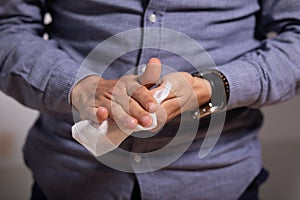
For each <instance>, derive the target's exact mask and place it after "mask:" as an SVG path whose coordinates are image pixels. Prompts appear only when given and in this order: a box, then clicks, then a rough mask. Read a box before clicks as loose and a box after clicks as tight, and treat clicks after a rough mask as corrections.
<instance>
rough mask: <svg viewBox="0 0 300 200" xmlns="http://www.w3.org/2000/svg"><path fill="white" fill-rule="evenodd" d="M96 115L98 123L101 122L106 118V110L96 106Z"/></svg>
mask: <svg viewBox="0 0 300 200" xmlns="http://www.w3.org/2000/svg"><path fill="white" fill-rule="evenodd" d="M96 117H97V120H98V122H99V123H102V122H103V121H105V120H107V118H108V111H107V109H106V108H104V107H98V108H97V109H96Z"/></svg>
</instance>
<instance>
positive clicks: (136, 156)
mask: <svg viewBox="0 0 300 200" xmlns="http://www.w3.org/2000/svg"><path fill="white" fill-rule="evenodd" d="M133 160H134V162H135V163H140V162H141V161H142V157H141V156H140V155H139V154H136V155H134V157H133Z"/></svg>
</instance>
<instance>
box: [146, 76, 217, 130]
mask: <svg viewBox="0 0 300 200" xmlns="http://www.w3.org/2000/svg"><path fill="white" fill-rule="evenodd" d="M168 82H169V83H170V84H171V90H170V94H169V95H168V97H167V98H166V99H165V100H164V101H163V102H162V104H161V106H160V108H159V109H158V110H157V112H156V115H157V120H158V127H157V128H155V129H154V130H153V131H156V130H158V129H159V128H161V127H162V126H163V125H164V123H166V122H169V121H170V120H172V119H173V118H175V117H176V116H178V115H179V114H181V113H183V112H186V111H194V110H196V109H197V108H198V107H199V106H201V105H203V104H205V103H207V102H208V101H209V100H210V98H211V86H210V83H209V82H208V81H207V80H205V79H201V78H198V77H193V76H191V75H190V74H189V73H186V72H176V73H171V74H168V75H166V76H164V77H163V78H162V82H161V85H160V86H159V87H157V88H155V89H154V90H151V92H152V93H153V94H154V93H155V92H156V91H158V90H162V89H163V88H165V87H166V84H167V83H168Z"/></svg>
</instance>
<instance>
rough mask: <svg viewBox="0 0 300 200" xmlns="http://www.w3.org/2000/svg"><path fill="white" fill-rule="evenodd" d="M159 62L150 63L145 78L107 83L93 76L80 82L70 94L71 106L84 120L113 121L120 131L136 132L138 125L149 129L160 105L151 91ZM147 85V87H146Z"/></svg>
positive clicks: (130, 77)
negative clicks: (130, 130) (153, 115)
mask: <svg viewBox="0 0 300 200" xmlns="http://www.w3.org/2000/svg"><path fill="white" fill-rule="evenodd" d="M160 74H161V63H160V61H159V59H156V58H152V59H150V60H149V62H148V64H147V66H146V70H145V72H144V74H143V75H141V76H140V77H139V76H135V75H127V76H123V77H121V78H120V79H118V80H105V79H103V78H101V77H99V76H96V75H92V76H88V77H86V78H84V79H83V80H81V81H79V82H78V83H77V84H76V85H75V86H74V88H73V90H72V93H71V103H72V105H73V106H74V107H75V108H76V109H77V110H78V111H79V113H80V116H81V118H82V119H91V120H93V121H94V122H98V123H102V122H103V121H104V120H106V119H107V118H108V117H110V118H112V119H113V120H114V121H115V122H116V123H117V124H118V125H119V126H120V128H121V129H134V128H135V127H136V125H137V124H140V125H142V126H144V127H149V126H151V124H152V118H151V117H150V115H149V113H154V112H156V111H157V109H158V107H159V105H158V104H157V102H156V100H155V99H154V98H153V95H152V93H151V92H150V91H149V90H148V89H149V88H147V87H150V86H151V85H154V84H156V83H157V82H158V81H159V79H160ZM146 86H147V87H146Z"/></svg>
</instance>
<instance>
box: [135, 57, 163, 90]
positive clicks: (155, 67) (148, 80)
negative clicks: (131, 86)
mask: <svg viewBox="0 0 300 200" xmlns="http://www.w3.org/2000/svg"><path fill="white" fill-rule="evenodd" d="M160 74H161V62H160V60H159V59H158V58H151V59H150V60H149V61H148V63H147V65H146V69H145V72H144V73H143V74H142V75H141V76H140V77H139V81H140V83H141V84H142V85H144V86H146V87H147V88H150V87H151V86H153V85H155V84H156V83H158V81H159V79H160Z"/></svg>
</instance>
